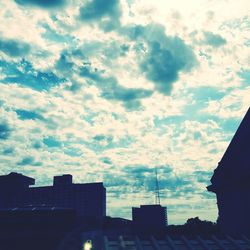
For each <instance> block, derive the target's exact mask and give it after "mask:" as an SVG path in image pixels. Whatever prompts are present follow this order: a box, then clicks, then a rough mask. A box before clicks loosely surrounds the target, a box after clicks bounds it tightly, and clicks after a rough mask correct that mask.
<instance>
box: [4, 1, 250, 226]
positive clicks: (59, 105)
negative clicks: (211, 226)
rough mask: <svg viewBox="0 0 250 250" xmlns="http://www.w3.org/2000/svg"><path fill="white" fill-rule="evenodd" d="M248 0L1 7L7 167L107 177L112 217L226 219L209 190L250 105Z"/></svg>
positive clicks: (47, 176) (77, 178) (81, 178)
mask: <svg viewBox="0 0 250 250" xmlns="http://www.w3.org/2000/svg"><path fill="white" fill-rule="evenodd" d="M249 8H250V3H249V1H246V0H239V1H237V2H235V1H233V0H231V1H227V0H222V1H220V2H218V1H209V0H201V1H197V0H192V1H188V3H185V2H183V1H180V0H179V1H175V2H174V3H171V2H169V1H163V0H162V1H160V0H154V1H153V0H148V1H147V3H143V1H140V0H110V1H108V2H107V1H104V0H91V1H78V0H69V1H65V0H56V1H53V3H52V2H50V1H42V0H13V1H12V0H9V1H5V2H1V3H0V13H1V14H0V18H1V19H0V22H1V25H0V72H1V78H0V88H1V91H0V175H3V174H7V173H10V172H17V173H22V174H24V175H27V176H31V177H32V178H35V179H36V185H35V186H43V185H49V184H50V183H51V182H53V176H56V175H62V174H63V173H64V174H65V173H68V174H71V175H72V176H73V177H74V178H73V180H74V182H75V183H82V182H86V183H87V182H88V183H91V182H103V183H104V186H105V187H106V189H107V215H108V216H112V217H121V218H130V219H131V209H132V207H139V206H140V205H144V204H154V203H155V202H154V200H155V174H154V170H155V168H157V174H158V179H159V189H160V197H161V205H162V206H166V207H167V209H168V219H169V224H183V223H185V222H186V220H187V219H189V218H193V217H196V216H198V217H199V218H200V219H201V220H209V221H212V222H215V221H216V219H217V215H218V210H217V206H216V195H215V194H213V193H211V192H208V191H207V190H206V186H208V185H210V178H211V177H212V174H213V171H214V169H215V168H216V167H217V164H218V162H219V161H220V160H221V158H222V156H223V154H224V152H225V151H226V149H227V147H228V145H229V143H230V141H231V139H232V137H233V136H234V134H235V132H236V130H237V128H238V126H239V124H240V122H241V121H242V119H243V117H244V115H245V114H246V112H247V110H248V108H249V104H250V103H249V96H250V85H249V81H250V54H249V46H250V40H249V37H250V34H249V33H250V31H249V27H250V16H249V13H248V9H249Z"/></svg>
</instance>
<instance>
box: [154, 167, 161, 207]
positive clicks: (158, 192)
mask: <svg viewBox="0 0 250 250" xmlns="http://www.w3.org/2000/svg"><path fill="white" fill-rule="evenodd" d="M160 203H161V200H160V189H159V182H158V175H157V168H156V167H155V204H159V205H160Z"/></svg>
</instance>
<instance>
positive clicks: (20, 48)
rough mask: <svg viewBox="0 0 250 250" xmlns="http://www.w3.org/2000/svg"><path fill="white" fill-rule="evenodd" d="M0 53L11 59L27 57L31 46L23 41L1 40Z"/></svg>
mask: <svg viewBox="0 0 250 250" xmlns="http://www.w3.org/2000/svg"><path fill="white" fill-rule="evenodd" d="M0 51H2V52H4V53H5V54H7V55H8V56H11V57H19V56H25V55H27V54H28V53H29V52H30V46H29V44H27V43H24V42H21V41H17V40H13V39H4V38H2V39H1V38H0Z"/></svg>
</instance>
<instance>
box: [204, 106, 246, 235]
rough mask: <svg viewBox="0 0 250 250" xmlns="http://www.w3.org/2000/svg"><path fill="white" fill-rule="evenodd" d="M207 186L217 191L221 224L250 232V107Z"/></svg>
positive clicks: (228, 229)
mask: <svg viewBox="0 0 250 250" xmlns="http://www.w3.org/2000/svg"><path fill="white" fill-rule="evenodd" d="M211 183H212V185H210V186H208V187H207V189H208V190H209V191H211V192H214V193H216V196H217V206H218V210H219V216H218V225H219V226H220V228H221V229H222V230H223V232H225V233H228V234H249V232H250V109H249V110H248V111H247V113H246V115H245V117H244V119H243V120H242V122H241V124H240V126H239V128H238V130H237V131H236V133H235V135H234V137H233V139H232V141H231V142H230V144H229V146H228V148H227V150H226V152H225V153H224V155H223V157H222V159H221V161H220V162H219V164H218V167H217V168H216V169H215V170H214V174H213V176H212V178H211Z"/></svg>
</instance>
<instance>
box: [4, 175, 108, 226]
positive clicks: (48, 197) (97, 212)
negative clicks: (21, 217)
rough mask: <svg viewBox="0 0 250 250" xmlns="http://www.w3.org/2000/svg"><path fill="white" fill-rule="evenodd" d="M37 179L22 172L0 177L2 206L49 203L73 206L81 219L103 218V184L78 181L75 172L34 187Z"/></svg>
mask: <svg viewBox="0 0 250 250" xmlns="http://www.w3.org/2000/svg"><path fill="white" fill-rule="evenodd" d="M34 184H35V179H33V178H30V177H28V176H25V175H22V174H19V173H13V172H12V173H10V174H8V175H2V176H0V209H13V208H16V207H24V206H30V205H32V206H42V205H46V206H50V207H61V208H71V209H74V210H75V212H76V215H77V216H78V217H81V218H92V219H95V220H99V221H100V220H102V218H103V217H104V216H105V215H106V189H105V187H104V186H103V183H101V182H100V183H84V184H78V183H77V184H75V183H73V182H72V175H69V174H67V175H62V176H55V177H54V182H53V186H43V187H31V186H32V185H34Z"/></svg>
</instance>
